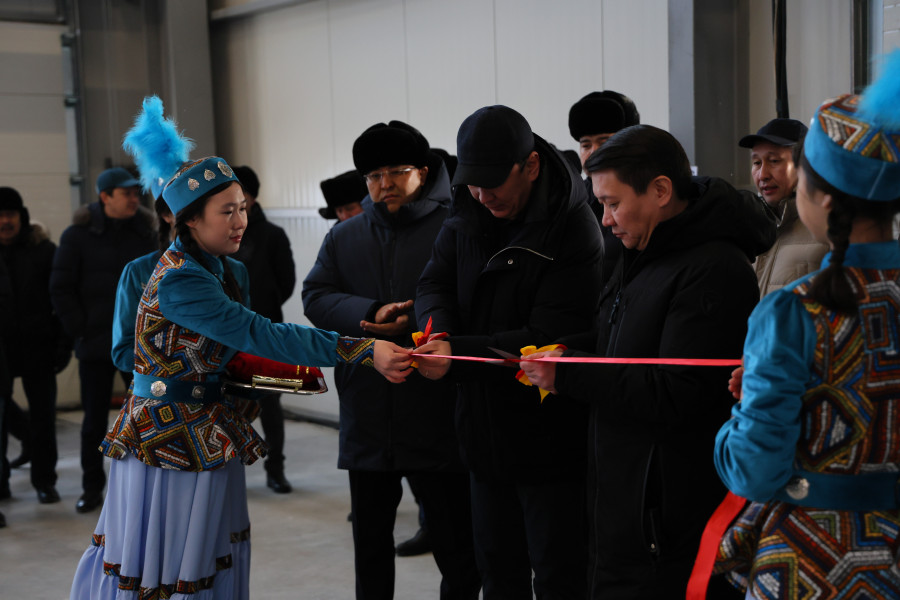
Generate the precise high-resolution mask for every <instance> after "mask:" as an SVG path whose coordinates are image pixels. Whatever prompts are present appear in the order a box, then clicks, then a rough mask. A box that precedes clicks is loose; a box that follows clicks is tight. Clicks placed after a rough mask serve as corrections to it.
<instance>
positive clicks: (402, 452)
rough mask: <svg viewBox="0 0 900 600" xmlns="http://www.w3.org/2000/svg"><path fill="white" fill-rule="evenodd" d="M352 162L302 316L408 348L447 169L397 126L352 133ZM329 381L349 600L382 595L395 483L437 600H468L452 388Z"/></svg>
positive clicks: (472, 588) (442, 212)
mask: <svg viewBox="0 0 900 600" xmlns="http://www.w3.org/2000/svg"><path fill="white" fill-rule="evenodd" d="M353 162H354V163H355V165H356V168H357V170H358V171H359V172H360V173H362V174H363V175H364V177H365V180H366V186H367V189H368V192H369V193H368V195H367V196H366V197H365V198H364V199H363V201H362V209H363V213H362V214H361V215H359V216H356V217H354V218H352V219H348V220H346V221H343V222H340V223H337V224H336V225H335V226H334V227H333V228H332V229H331V230H330V231H329V232H328V234H327V235H326V236H325V240H324V242H323V243H322V247H321V249H320V250H319V255H318V257H317V259H316V263H315V265H314V266H313V268H312V270H310V272H309V275H308V276H307V277H306V280H305V281H304V282H303V306H304V309H305V312H306V316H307V318H309V320H310V321H312V322H313V324H315V325H316V326H317V327H322V328H325V329H331V330H334V331H339V332H341V333H342V334H346V335H353V336H360V337H377V338H380V339H386V340H391V341H393V342H396V343H397V344H400V345H401V346H407V347H409V346H412V345H413V342H412V338H411V334H412V333H413V332H414V331H416V326H415V325H416V324H415V319H413V318H411V317H410V311H411V310H412V307H413V298H414V296H415V290H416V282H417V281H418V279H419V275H420V274H421V272H422V269H423V268H424V266H425V263H426V262H427V261H428V258H429V256H430V253H431V247H432V245H433V244H434V239H435V237H436V236H437V233H438V231H439V230H440V228H441V224H442V223H443V221H444V219H445V218H446V216H447V210H448V206H449V201H450V181H449V177H448V176H447V170H446V167H445V166H444V163H443V161H441V159H440V157H438V156H437V155H436V154H434V153H433V152H431V151H430V148H429V145H428V141H427V140H426V139H425V137H424V136H423V135H422V134H421V133H419V132H418V131H417V130H416V129H414V128H413V127H411V126H409V125H407V124H406V123H402V122H400V121H391V122H390V123H388V124H387V125H385V124H384V123H379V124H377V125H373V126H372V127H370V128H369V129H367V130H366V131H364V132H363V134H362V135H361V136H360V137H359V138H358V139H357V140H356V142H355V143H354V144H353ZM366 371H373V372H372V373H368V372H366ZM373 374H374V376H373ZM335 382H336V385H337V388H338V396H339V398H340V455H339V457H338V467H339V468H341V469H347V470H348V471H349V475H350V502H351V510H352V513H353V546H354V553H355V563H356V597H357V598H359V599H365V598H391V597H392V596H393V591H394V537H393V531H394V521H395V518H396V515H397V505H398V503H399V502H400V497H401V494H402V487H401V478H402V477H406V478H407V479H408V480H409V482H410V486H411V487H412V488H413V489H414V490H415V493H416V496H417V498H418V500H419V502H421V504H422V507H423V508H424V511H425V519H426V525H427V528H428V537H429V541H430V542H431V546H432V551H433V553H434V558H435V562H436V563H437V565H438V568H439V569H440V571H441V574H442V575H443V581H442V582H441V598H442V599H450V598H466V599H468V598H471V599H473V600H474V599H477V598H478V593H479V590H480V588H481V581H480V577H479V575H478V570H477V567H476V565H475V557H474V551H473V549H472V523H471V513H470V509H469V486H468V477H467V476H466V474H465V470H464V468H463V466H462V463H461V462H460V459H459V449H458V443H457V440H456V435H455V432H454V426H453V411H454V402H455V393H454V390H453V388H452V386H451V385H450V384H448V383H445V382H432V381H429V380H427V379H425V378H424V377H421V376H420V375H418V374H415V373H414V374H412V375H410V377H409V378H408V379H407V380H406V382H405V383H403V384H402V385H395V384H392V383H389V382H388V381H387V380H386V379H384V378H383V377H382V376H381V375H379V374H378V373H377V372H374V370H372V369H356V368H354V367H352V366H349V365H346V366H339V367H336V368H335Z"/></svg>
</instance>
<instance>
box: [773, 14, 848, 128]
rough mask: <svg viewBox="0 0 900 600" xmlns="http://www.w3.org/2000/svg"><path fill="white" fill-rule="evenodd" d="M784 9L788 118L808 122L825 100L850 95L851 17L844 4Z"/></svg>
mask: <svg viewBox="0 0 900 600" xmlns="http://www.w3.org/2000/svg"><path fill="white" fill-rule="evenodd" d="M787 6H788V15H787V19H788V21H787V25H788V36H787V52H788V66H787V68H788V76H789V78H790V81H791V82H792V83H791V84H789V91H788V101H789V102H790V106H791V116H792V117H794V118H796V119H800V120H802V121H808V120H809V119H810V118H812V116H813V114H814V113H815V110H816V108H818V107H819V105H820V104H821V103H822V102H823V101H824V100H825V99H827V98H834V97H835V96H838V95H840V94H849V93H851V92H852V91H853V75H852V70H851V68H852V56H853V51H852V48H853V46H852V39H851V33H852V29H853V13H852V9H851V6H850V3H848V2H846V1H845V0H827V1H826V2H823V1H822V0H799V1H796V2H790V3H788V5H787ZM823 41H827V43H823ZM773 104H774V102H773ZM773 116H774V115H773Z"/></svg>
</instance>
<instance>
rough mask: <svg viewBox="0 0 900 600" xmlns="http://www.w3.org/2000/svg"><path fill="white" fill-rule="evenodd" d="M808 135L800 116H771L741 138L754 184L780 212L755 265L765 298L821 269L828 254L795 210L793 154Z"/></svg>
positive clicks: (824, 246) (795, 183) (763, 196)
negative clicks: (770, 238)
mask: <svg viewBox="0 0 900 600" xmlns="http://www.w3.org/2000/svg"><path fill="white" fill-rule="evenodd" d="M805 135H806V125H804V124H803V123H801V122H800V121H798V120H796V119H772V120H771V121H769V122H768V123H766V124H765V125H763V126H762V127H760V129H759V131H757V132H756V134H755V135H745V136H744V137H742V138H741V140H740V141H739V142H738V145H739V146H740V147H741V148H749V149H750V165H751V166H750V174H751V176H752V177H753V183H755V184H756V189H757V190H759V195H760V197H761V198H762V199H763V200H765V201H766V204H768V205H769V206H770V207H771V208H772V210H773V211H775V214H776V215H777V216H778V234H777V236H776V238H775V244H774V245H773V246H772V248H770V249H769V250H767V251H766V252H764V253H762V254H760V255H759V256H758V257H756V262H754V263H753V266H754V268H755V269H756V277H757V279H758V280H759V292H760V295H762V296H765V295H766V294H768V293H770V292H773V291H775V290H777V289H780V288H782V287H784V286H785V285H787V284H788V283H790V282H792V281H794V280H796V279H800V278H801V277H803V276H804V275H807V274H808V273H812V272H813V271H815V270H817V269H818V268H819V265H820V264H821V262H822V258H823V257H824V256H825V253H826V252H828V246H827V245H826V244H823V243H821V242H817V241H816V239H815V238H814V237H813V235H812V234H811V233H810V232H809V230H808V229H807V228H806V227H805V226H804V225H803V223H802V222H801V221H800V218H799V216H798V214H797V179H798V175H797V169H796V166H795V165H794V158H793V155H792V154H793V149H794V146H796V145H797V143H798V142H800V140H802V139H803V137H804V136H805Z"/></svg>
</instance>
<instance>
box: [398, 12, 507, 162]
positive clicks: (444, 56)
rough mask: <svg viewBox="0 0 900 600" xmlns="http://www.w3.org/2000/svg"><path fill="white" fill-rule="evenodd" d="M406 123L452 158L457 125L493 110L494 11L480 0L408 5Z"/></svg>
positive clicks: (494, 90)
mask: <svg viewBox="0 0 900 600" xmlns="http://www.w3.org/2000/svg"><path fill="white" fill-rule="evenodd" d="M406 37H407V64H408V67H407V69H408V73H409V76H408V80H409V123H410V124H411V125H413V126H415V127H417V128H419V129H420V130H421V131H422V133H423V134H425V137H427V138H428V141H429V142H430V143H431V145H432V146H434V147H439V148H444V149H445V150H447V151H448V152H450V153H451V154H456V132H457V130H458V129H459V124H460V123H462V121H463V120H464V119H465V118H466V117H467V116H469V115H470V114H472V113H473V112H474V111H475V110H477V109H478V108H480V107H482V106H487V105H490V104H495V103H496V102H497V94H496V88H495V85H494V83H495V81H496V71H495V56H494V44H495V43H494V10H493V5H492V3H491V2H484V0H456V1H454V2H447V1H446V0H407V1H406Z"/></svg>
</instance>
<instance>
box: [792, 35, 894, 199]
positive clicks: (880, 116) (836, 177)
mask: <svg viewBox="0 0 900 600" xmlns="http://www.w3.org/2000/svg"><path fill="white" fill-rule="evenodd" d="M803 154H804V155H805V156H806V159H807V160H808V161H809V164H810V166H811V167H812V168H813V169H814V170H815V171H816V173H818V174H819V175H821V176H822V177H823V178H824V179H825V180H826V181H827V182H828V183H830V184H831V185H833V186H834V187H836V188H837V189H839V190H841V191H842V192H845V193H847V194H850V195H851V196H855V197H857V198H862V199H864V200H874V201H882V202H885V201H890V200H895V199H897V198H900V49H898V50H895V51H893V52H891V53H890V54H889V55H888V56H887V57H885V60H884V62H883V63H882V69H881V73H880V75H879V76H878V79H877V80H875V82H873V83H872V85H870V86H869V87H868V88H866V89H865V91H863V94H862V95H861V96H854V95H849V94H848V95H845V96H841V97H840V98H836V99H834V100H828V101H827V102H825V103H824V104H822V106H820V107H819V109H818V110H817V111H816V114H815V117H813V121H812V123H810V127H809V133H807V134H806V140H805V141H804V145H803Z"/></svg>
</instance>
